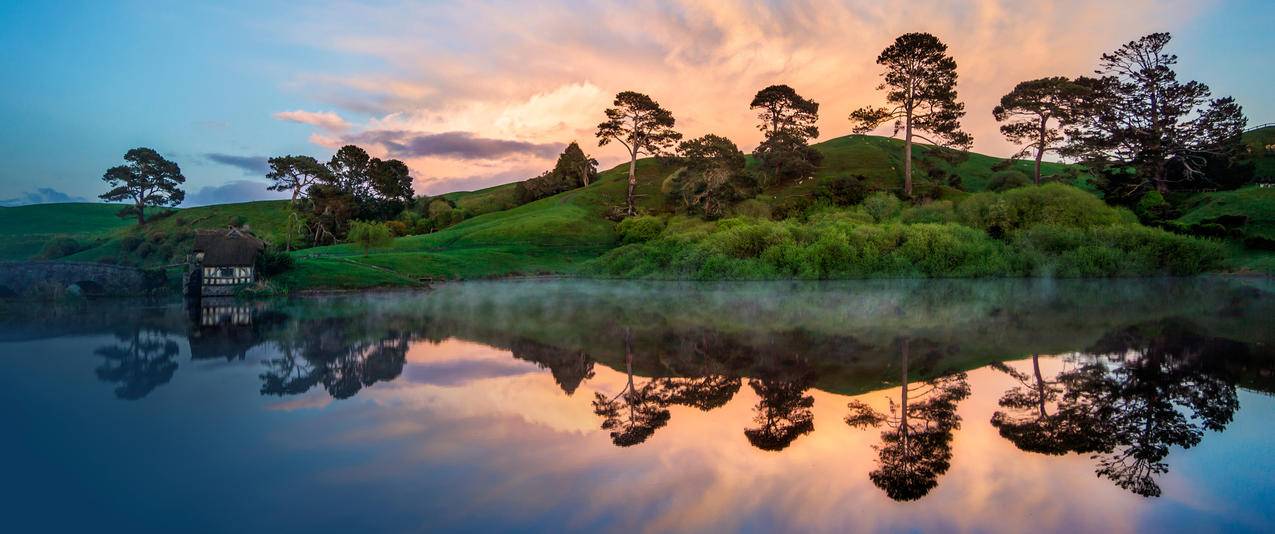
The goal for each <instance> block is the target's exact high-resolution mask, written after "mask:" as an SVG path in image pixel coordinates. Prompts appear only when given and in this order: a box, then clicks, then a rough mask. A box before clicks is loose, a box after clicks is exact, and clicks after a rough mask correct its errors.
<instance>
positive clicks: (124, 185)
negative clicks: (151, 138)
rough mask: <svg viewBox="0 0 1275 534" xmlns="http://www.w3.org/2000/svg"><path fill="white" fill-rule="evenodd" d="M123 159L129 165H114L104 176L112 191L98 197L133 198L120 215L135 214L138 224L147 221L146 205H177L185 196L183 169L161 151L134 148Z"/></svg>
mask: <svg viewBox="0 0 1275 534" xmlns="http://www.w3.org/2000/svg"><path fill="white" fill-rule="evenodd" d="M124 161H127V162H128V164H127V165H119V166H116V167H111V168H110V169H107V171H106V174H103V175H102V180H103V181H105V182H106V183H107V184H108V185H110V186H111V190H110V191H107V192H105V193H102V194H101V195H99V197H98V198H101V199H102V200H105V201H107V202H120V201H125V200H128V201H131V202H132V203H133V204H132V205H130V206H128V207H125V208H124V209H122V210H120V213H119V214H120V216H121V217H127V216H130V215H132V216H136V217H137V224H145V223H146V207H147V206H176V205H178V204H181V203H182V200H184V199H185V198H186V192H185V191H182V190H181V187H180V186H181V184H183V183H186V177H185V176H183V175H182V170H181V168H180V167H178V166H177V164H176V163H173V162H171V161H168V160H166V159H164V157H163V156H160V155H159V152H156V151H154V150H152V149H149V148H145V147H141V148H134V149H132V150H129V151H128V152H126V153H124Z"/></svg>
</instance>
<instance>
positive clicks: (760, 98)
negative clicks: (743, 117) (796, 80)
mask: <svg viewBox="0 0 1275 534" xmlns="http://www.w3.org/2000/svg"><path fill="white" fill-rule="evenodd" d="M748 107H749V109H753V110H758V111H757V119H758V121H759V123H758V125H757V128H758V129H759V130H761V131H762V133H763V134H764V136H765V138H764V140H763V141H762V142H761V144H760V145H758V147H757V149H756V151H754V153H753V154H754V155H755V156H756V157H757V159H758V161H759V162H760V163H761V168H763V169H766V172H768V173H769V174H770V178H771V181H772V182H773V183H783V182H785V181H791V180H795V179H800V178H805V177H808V176H810V175H812V174H813V173H814V170H815V168H817V167H818V166H819V162H820V159H821V156H820V155H819V152H818V151H817V150H812V149H810V148H809V145H810V140H811V139H814V138H816V137H819V127H818V126H817V122H818V121H819V103H818V102H815V101H814V100H810V99H808V98H804V97H802V96H801V95H799V94H797V91H795V90H793V88H792V87H789V86H787V85H772V86H769V87H766V88H764V89H762V90H760V91H758V92H757V94H756V95H754V96H753V100H752V102H751V103H750V104H749V106H748Z"/></svg>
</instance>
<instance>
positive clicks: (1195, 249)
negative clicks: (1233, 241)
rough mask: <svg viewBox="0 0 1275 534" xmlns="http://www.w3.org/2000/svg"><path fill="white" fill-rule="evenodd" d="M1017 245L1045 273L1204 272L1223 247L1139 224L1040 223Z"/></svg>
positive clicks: (1215, 262)
mask: <svg viewBox="0 0 1275 534" xmlns="http://www.w3.org/2000/svg"><path fill="white" fill-rule="evenodd" d="M1013 243H1014V247H1015V248H1016V249H1017V250H1018V251H1019V252H1020V253H1021V254H1022V255H1023V256H1024V259H1025V260H1026V261H1027V263H1028V267H1027V268H1028V270H1029V272H1031V273H1032V274H1036V275H1043V276H1064V277H1080V276H1086V277H1091V276H1145V275H1163V274H1168V275H1177V276H1180V275H1190V274H1199V273H1202V272H1205V271H1207V270H1209V269H1212V268H1214V267H1216V266H1217V265H1218V262H1219V261H1220V260H1221V258H1222V254H1223V251H1222V246H1221V245H1220V244H1218V243H1217V242H1214V241H1208V240H1204V239H1199V238H1194V237H1188V236H1182V235H1177V234H1172V233H1169V232H1166V231H1164V230H1159V229H1155V228H1147V227H1145V226H1139V225H1136V224H1118V225H1110V226H1100V227H1093V228H1076V227H1067V226H1057V225H1037V226H1033V227H1031V228H1029V229H1026V230H1022V231H1020V232H1017V233H1016V234H1015V235H1014V238H1013Z"/></svg>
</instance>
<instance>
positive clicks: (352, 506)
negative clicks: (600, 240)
mask: <svg viewBox="0 0 1275 534" xmlns="http://www.w3.org/2000/svg"><path fill="white" fill-rule="evenodd" d="M1273 296H1275V284H1273V283H1272V282H1271V281H1270V280H1265V279H1242V278H1198V279H1156V280H1109V281H1107V280H1104V281H1077V280H996V281H941V280H932V281H862V282H845V283H789V282H783V283H734V284H688V283H657V282H649V283H643V282H618V281H615V282H610V281H572V280H525V281H494V282H473V283H458V284H445V285H441V286H438V287H437V288H436V289H433V290H430V291H425V292H410V293H370V294H349V295H331V296H314V297H304V298H294V299H288V300H278V301H269V302H251V303H250V302H233V301H231V302H220V303H218V302H205V303H202V305H191V306H187V305H185V304H183V303H182V302H166V301H165V302H141V301H118V300H96V301H87V302H80V303H69V304H68V303H62V304H32V303H9V304H7V305H5V306H4V308H3V309H2V310H3V311H2V312H0V395H2V396H3V398H2V399H0V401H2V405H3V406H4V409H3V412H0V413H2V415H0V425H3V428H4V434H5V437H4V439H3V440H0V452H2V453H3V454H2V456H0V457H3V458H4V469H3V472H4V479H5V484H4V485H3V490H0V491H3V492H4V495H3V496H2V498H0V503H2V504H0V508H2V509H3V511H4V514H3V515H4V518H5V521H6V523H5V525H6V526H5V528H4V529H3V530H5V531H7V532H36V531H39V532H49V531H143V532H204V531H207V532H320V531H375V532H402V531H429V530H448V531H515V530H516V531H553V532H558V531H563V530H568V531H596V530H605V531H625V532H632V531H651V532H662V531H691V532H704V531H750V532H774V531H855V532H869V531H882V532H897V531H986V532H1023V531H1032V532H1075V531H1090V532H1163V531H1200V530H1205V531H1231V532H1262V531H1266V532H1269V531H1273V530H1275V507H1272V506H1271V503H1272V502H1275V425H1272V422H1275V397H1272V392H1275V346H1273V345H1272V343H1273V342H1275V324H1273V321H1272V318H1275V298H1272V297H1273Z"/></svg>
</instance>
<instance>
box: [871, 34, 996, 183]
mask: <svg viewBox="0 0 1275 534" xmlns="http://www.w3.org/2000/svg"><path fill="white" fill-rule="evenodd" d="M877 64H878V65H881V66H884V67H885V73H884V74H883V77H884V81H883V83H882V84H881V87H880V88H881V89H885V90H886V97H885V99H886V102H889V103H890V104H891V105H893V106H894V107H892V108H885V107H871V106H869V107H864V108H860V109H858V110H855V111H854V112H853V113H851V114H850V122H851V123H852V124H853V125H854V133H857V134H864V133H867V132H869V131H871V130H873V129H874V128H876V127H878V126H880V125H882V124H885V123H887V122H891V121H893V122H894V133H895V135H898V133H899V131H903V132H904V139H903V141H904V155H903V160H904V161H903V164H904V171H903V175H904V176H903V180H904V181H903V192H904V194H906V195H908V196H911V195H912V138H913V136H917V137H920V138H921V139H923V140H925V141H928V142H929V143H931V144H934V145H938V146H953V147H961V148H965V149H968V148H969V146H970V145H971V144H972V143H973V138H972V137H970V135H969V134H967V133H965V132H963V131H961V124H960V120H961V117H964V116H965V104H962V103H960V102H958V101H957V99H956V98H957V97H956V60H954V59H952V57H951V56H949V55H947V45H946V44H943V42H942V41H940V40H939V39H938V38H937V37H935V36H933V35H930V34H928V33H907V34H903V35H901V36H899V38H897V39H895V41H894V43H893V44H891V45H890V46H888V47H886V49H885V50H884V51H882V52H881V55H880V56H878V57H877ZM919 132H924V133H927V134H929V135H932V136H934V138H933V139H930V138H927V137H925V136H923V135H921V134H920V133H919Z"/></svg>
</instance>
